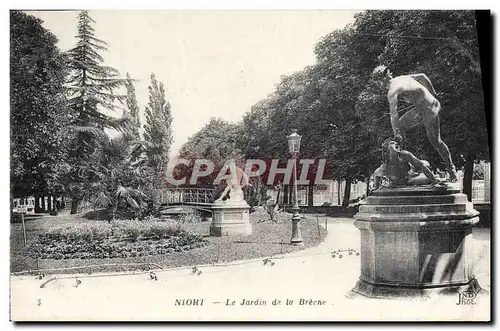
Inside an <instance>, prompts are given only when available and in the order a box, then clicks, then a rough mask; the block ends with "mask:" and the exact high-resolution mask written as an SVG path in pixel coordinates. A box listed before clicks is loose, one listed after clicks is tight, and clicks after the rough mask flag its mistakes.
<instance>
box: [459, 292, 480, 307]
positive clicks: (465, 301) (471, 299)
mask: <svg viewBox="0 0 500 331" xmlns="http://www.w3.org/2000/svg"><path fill="white" fill-rule="evenodd" d="M476 298H477V293H476V292H474V291H464V292H460V293H458V302H457V305H463V306H469V305H475V304H476Z"/></svg>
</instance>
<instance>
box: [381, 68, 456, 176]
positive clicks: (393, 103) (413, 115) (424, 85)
mask: <svg viewBox="0 0 500 331" xmlns="http://www.w3.org/2000/svg"><path fill="white" fill-rule="evenodd" d="M372 78H373V80H374V81H375V83H376V84H377V85H378V86H379V87H381V88H384V89H387V90H388V93H387V99H388V101H389V109H390V115H391V126H392V130H393V132H394V137H395V139H396V140H398V141H399V142H402V141H403V140H404V139H405V132H406V131H407V130H408V129H410V128H413V127H415V126H417V125H418V124H420V123H422V124H423V125H424V127H425V130H426V132H427V137H428V139H429V142H430V143H431V144H432V146H433V147H434V148H435V149H436V150H437V151H438V153H439V155H440V156H441V158H442V159H443V161H444V163H445V165H446V170H447V171H448V174H449V175H450V180H451V181H452V182H455V181H456V180H457V175H456V170H455V165H454V164H453V161H452V160H451V155H450V150H449V149H448V146H446V144H445V143H444V142H443V141H442V140H441V133H440V124H439V111H440V110H441V105H440V103H439V101H438V100H437V93H436V91H435V90H434V87H433V86H432V83H431V81H430V80H429V78H428V77H427V76H426V75H425V74H415V75H402V76H398V77H394V78H393V77H392V74H391V72H390V71H389V69H388V68H387V67H386V66H378V67H376V68H375V69H374V70H373V73H372ZM398 97H400V98H401V99H402V100H404V101H407V102H409V103H411V104H412V109H410V110H409V111H407V112H406V113H405V114H404V115H403V116H401V117H399V114H398Z"/></svg>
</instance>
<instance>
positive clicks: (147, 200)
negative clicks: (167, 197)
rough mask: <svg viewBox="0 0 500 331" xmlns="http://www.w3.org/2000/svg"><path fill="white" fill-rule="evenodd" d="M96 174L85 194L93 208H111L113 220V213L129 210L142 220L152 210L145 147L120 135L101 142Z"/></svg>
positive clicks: (150, 178)
mask: <svg viewBox="0 0 500 331" xmlns="http://www.w3.org/2000/svg"><path fill="white" fill-rule="evenodd" d="M99 153H100V155H99V156H94V158H95V159H97V160H99V164H100V166H99V169H98V170H96V172H95V173H96V176H97V178H98V181H96V182H95V183H93V184H92V186H91V189H90V192H89V194H90V195H91V196H93V197H94V198H93V204H94V206H95V207H103V208H111V210H112V216H111V218H112V219H114V218H115V216H116V213H117V210H118V209H120V210H122V211H123V210H126V209H130V210H131V211H133V212H134V214H135V216H136V217H141V218H142V217H144V216H146V215H148V214H151V213H152V212H153V211H154V210H155V204H156V201H155V199H154V198H155V193H154V187H153V186H154V185H153V181H154V177H153V170H152V169H151V168H150V167H149V166H148V165H147V155H146V154H147V144H146V143H145V142H143V141H130V140H129V139H128V138H127V136H126V135H121V136H118V137H115V138H113V139H109V140H107V141H103V144H102V146H101V149H100V150H99Z"/></svg>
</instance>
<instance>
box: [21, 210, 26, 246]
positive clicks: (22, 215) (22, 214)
mask: <svg viewBox="0 0 500 331" xmlns="http://www.w3.org/2000/svg"><path fill="white" fill-rule="evenodd" d="M21 222H22V223H23V239H24V246H27V243H26V226H25V225H24V212H22V213H21Z"/></svg>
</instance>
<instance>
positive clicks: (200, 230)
mask: <svg viewBox="0 0 500 331" xmlns="http://www.w3.org/2000/svg"><path fill="white" fill-rule="evenodd" d="M267 219H268V216H267V213H265V212H264V211H262V210H257V211H256V212H254V213H252V214H250V222H251V223H252V227H253V231H252V234H251V235H249V236H231V237H210V236H208V233H209V226H210V223H209V222H198V223H183V224H182V225H181V228H182V229H183V230H184V231H186V232H188V233H197V234H200V235H202V236H203V239H204V240H206V241H207V242H208V244H206V245H202V246H201V247H193V248H191V247H189V249H187V250H183V251H169V252H165V253H162V254H158V255H148V256H135V257H117V258H86V259H82V258H71V259H67V258H66V259H38V261H37V259H35V258H33V257H30V256H29V252H27V250H26V249H25V248H24V244H23V235H22V226H21V224H20V223H13V224H11V237H10V244H11V246H10V247H11V252H10V256H11V267H10V270H11V272H19V271H26V270H36V269H54V268H69V267H76V266H88V265H99V266H98V267H92V268H91V271H92V272H101V271H104V272H108V271H123V270H134V269H140V266H138V265H128V266H105V265H108V264H144V263H155V264H158V265H159V266H161V267H162V268H168V267H181V266H196V265H204V264H212V263H224V262H230V261H235V260H242V259H252V258H259V257H269V256H273V255H276V254H281V253H290V252H294V251H297V250H299V249H300V248H299V247H297V246H293V245H290V244H289V241H290V236H291V232H292V230H291V221H290V219H291V216H290V215H288V214H282V215H280V218H279V220H280V222H279V223H273V222H270V221H265V222H262V221H263V220H267ZM92 222H100V223H102V222H105V221H98V220H88V219H85V218H83V217H82V215H61V216H43V217H34V218H28V219H27V220H26V236H27V241H28V246H29V245H30V244H32V243H34V242H35V241H36V239H37V237H38V235H39V234H44V233H47V232H48V231H50V230H51V229H54V228H56V227H59V226H62V225H75V226H78V225H81V224H82V223H84V224H91V223H92ZM300 226H301V231H302V237H303V239H304V246H305V248H307V247H312V246H316V245H318V244H319V243H320V242H321V241H322V240H323V239H324V238H325V236H326V231H325V229H323V228H322V227H320V228H319V232H318V225H317V223H316V221H314V220H308V219H303V220H302V221H301V222H300ZM157 243H158V240H153V239H148V240H144V241H143V242H142V243H141V244H142V245H152V246H154V245H156V244H157ZM134 244H137V243H130V245H134ZM81 271H85V272H87V271H89V270H82V269H80V270H76V271H75V270H66V271H62V270H56V271H53V273H61V272H70V273H75V272H81ZM45 273H46V274H48V273H51V272H45Z"/></svg>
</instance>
